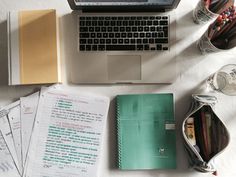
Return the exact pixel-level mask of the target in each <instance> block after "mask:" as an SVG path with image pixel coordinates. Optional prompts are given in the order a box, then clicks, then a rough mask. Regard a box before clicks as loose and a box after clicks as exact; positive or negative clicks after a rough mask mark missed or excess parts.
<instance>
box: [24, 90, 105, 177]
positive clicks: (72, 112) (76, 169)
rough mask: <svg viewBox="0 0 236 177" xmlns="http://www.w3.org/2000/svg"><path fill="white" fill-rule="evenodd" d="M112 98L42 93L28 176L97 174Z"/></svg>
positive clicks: (71, 176) (30, 150) (26, 169)
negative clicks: (110, 99)
mask: <svg viewBox="0 0 236 177" xmlns="http://www.w3.org/2000/svg"><path fill="white" fill-rule="evenodd" d="M108 107H109V99H108V98H106V97H97V96H81V95H75V94H71V93H69V92H65V91H58V90H49V91H47V92H44V93H42V94H41V96H40V100H39V105H38V111H37V115H36V119H35V126H34V130H33V134H32V138H31V142H30V147H29V152H28V156H27V159H26V164H25V165H26V166H25V171H24V175H25V176H26V177H32V176H34V177H45V176H47V177H55V176H60V177H96V176H97V170H98V169H97V167H98V161H99V157H100V149H101V143H102V139H103V132H104V128H105V122H106V118H107V113H108Z"/></svg>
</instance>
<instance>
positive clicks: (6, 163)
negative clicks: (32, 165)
mask: <svg viewBox="0 0 236 177" xmlns="http://www.w3.org/2000/svg"><path fill="white" fill-rule="evenodd" d="M0 176H4V177H20V174H19V172H18V170H17V168H16V166H15V163H14V161H13V159H12V156H11V153H10V152H9V150H8V147H7V144H6V142H5V140H4V138H3V136H2V133H1V131H0Z"/></svg>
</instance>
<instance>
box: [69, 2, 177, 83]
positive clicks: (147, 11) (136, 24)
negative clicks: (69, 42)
mask: <svg viewBox="0 0 236 177" xmlns="http://www.w3.org/2000/svg"><path fill="white" fill-rule="evenodd" d="M179 1H180V0H68V2H69V4H70V7H71V9H73V10H74V13H73V14H75V16H76V19H77V22H76V23H77V28H78V29H77V30H78V36H77V38H78V46H77V48H78V57H77V58H75V59H74V60H73V63H72V65H71V66H72V68H71V71H72V72H71V82H72V83H80V84H115V83H133V84H135V83H136V84H155V83H167V84H168V83H172V82H173V81H174V80H175V79H176V52H175V47H174V45H173V44H175V38H176V36H175V35H176V34H175V33H176V27H175V14H174V12H173V11H171V10H172V9H174V8H176V7H177V5H178V3H179Z"/></svg>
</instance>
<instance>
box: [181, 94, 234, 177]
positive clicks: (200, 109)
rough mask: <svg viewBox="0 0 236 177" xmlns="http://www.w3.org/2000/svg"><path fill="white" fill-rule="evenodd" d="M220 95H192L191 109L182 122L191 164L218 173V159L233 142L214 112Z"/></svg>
mask: <svg viewBox="0 0 236 177" xmlns="http://www.w3.org/2000/svg"><path fill="white" fill-rule="evenodd" d="M216 102H217V98H216V97H214V96H210V95H193V96H192V103H191V107H190V111H189V113H188V114H187V116H186V118H185V119H184V121H183V124H182V134H183V137H184V145H185V148H186V151H187V153H188V157H189V163H190V166H192V167H193V168H194V169H195V170H197V171H200V172H212V173H213V174H214V175H216V174H217V169H216V166H215V159H216V158H217V157H218V156H219V155H220V154H221V153H222V152H223V151H224V150H225V148H226V147H227V146H228V144H229V141H230V135H229V132H228V130H227V128H226V126H225V124H224V123H223V122H222V120H221V119H220V118H219V117H218V116H217V115H216V113H215V112H214V109H213V107H214V105H215V104H216Z"/></svg>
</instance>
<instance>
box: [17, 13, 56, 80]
mask: <svg viewBox="0 0 236 177" xmlns="http://www.w3.org/2000/svg"><path fill="white" fill-rule="evenodd" d="M18 18H19V19H18V20H19V51H20V83H21V84H35V83H55V82H60V70H59V60H58V54H57V26H56V11H55V10H32V11H20V12H19V13H18ZM13 72H14V71H13Z"/></svg>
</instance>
